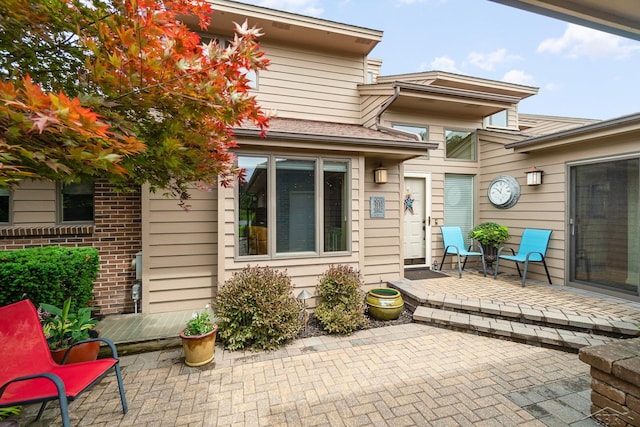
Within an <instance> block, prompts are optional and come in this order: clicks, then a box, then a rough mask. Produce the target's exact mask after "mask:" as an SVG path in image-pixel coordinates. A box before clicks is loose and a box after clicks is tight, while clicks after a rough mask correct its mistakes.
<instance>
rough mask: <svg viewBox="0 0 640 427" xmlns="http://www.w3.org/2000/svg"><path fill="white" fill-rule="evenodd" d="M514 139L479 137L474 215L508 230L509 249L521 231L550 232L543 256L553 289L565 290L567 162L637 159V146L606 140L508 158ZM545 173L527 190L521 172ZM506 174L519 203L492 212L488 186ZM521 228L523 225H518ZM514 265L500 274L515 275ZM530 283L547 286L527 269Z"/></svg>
mask: <svg viewBox="0 0 640 427" xmlns="http://www.w3.org/2000/svg"><path fill="white" fill-rule="evenodd" d="M518 139H519V138H518V137H517V136H513V135H511V136H508V135H505V134H499V133H489V132H487V133H482V140H483V143H482V144H481V153H482V158H483V175H482V177H481V180H480V189H479V194H480V200H479V213H480V218H479V220H480V221H495V222H498V223H501V224H504V225H506V226H508V227H509V229H510V231H511V234H512V235H513V237H512V238H511V240H509V242H508V246H512V247H514V248H517V246H518V244H519V242H520V237H521V235H522V229H523V227H528V228H544V229H550V230H553V233H552V234H551V242H550V244H549V251H548V253H547V264H548V266H549V272H550V274H551V279H552V281H553V283H554V284H565V283H566V280H567V277H566V276H567V272H566V271H565V269H566V268H567V262H568V261H567V259H568V242H567V241H566V235H567V229H568V219H567V215H568V213H567V211H566V208H567V206H568V199H569V189H568V187H567V185H568V184H567V176H566V173H567V171H568V166H567V163H568V162H574V161H579V160H588V159H595V158H604V157H609V156H613V155H615V154H616V153H633V152H635V153H638V144H637V140H635V139H633V138H631V139H624V138H617V139H614V138H611V139H609V140H607V141H606V143H603V141H595V142H592V143H582V144H578V145H572V146H568V147H560V148H555V149H553V148H550V149H546V150H543V151H541V152H533V153H531V154H525V153H513V151H512V150H505V149H504V144H505V143H508V142H513V141H516V140H518ZM534 165H535V166H536V167H537V168H538V169H540V170H543V171H544V175H543V178H542V180H543V184H542V185H540V186H533V187H529V186H527V185H526V175H525V171H526V170H527V169H529V168H530V167H531V166H534ZM502 174H508V175H512V176H514V177H516V179H517V180H518V182H519V183H520V189H521V196H520V200H519V202H518V203H517V204H516V205H515V206H514V207H513V208H511V209H507V210H499V209H495V208H493V207H492V206H491V205H490V204H489V202H488V200H487V197H486V192H487V187H488V184H489V182H491V180H492V179H493V178H495V177H496V176H497V175H502ZM523 224H524V225H523ZM512 266H513V263H506V264H505V270H503V269H502V266H501V267H500V271H507V272H510V273H512V274H514V273H515V274H517V272H516V271H515V269H514V268H513V267H512ZM531 272H532V273H533V274H532V276H531V277H532V278H534V279H537V280H543V281H544V280H546V277H545V273H544V268H543V267H542V266H540V265H537V264H533V265H532V266H531Z"/></svg>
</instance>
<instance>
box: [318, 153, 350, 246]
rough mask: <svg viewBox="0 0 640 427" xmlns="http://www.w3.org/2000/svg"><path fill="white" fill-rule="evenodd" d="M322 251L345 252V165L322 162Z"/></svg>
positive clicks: (346, 203)
mask: <svg viewBox="0 0 640 427" xmlns="http://www.w3.org/2000/svg"><path fill="white" fill-rule="evenodd" d="M323 174H324V176H323V178H324V200H323V201H324V251H325V252H339V251H346V250H347V214H348V212H347V205H348V202H347V187H348V186H347V163H345V162H324V164H323Z"/></svg>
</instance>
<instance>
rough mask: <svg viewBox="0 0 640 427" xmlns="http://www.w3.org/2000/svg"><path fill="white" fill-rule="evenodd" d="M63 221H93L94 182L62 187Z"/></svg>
mask: <svg viewBox="0 0 640 427" xmlns="http://www.w3.org/2000/svg"><path fill="white" fill-rule="evenodd" d="M62 221H63V222H69V221H93V182H82V183H77V184H68V185H65V186H63V187H62Z"/></svg>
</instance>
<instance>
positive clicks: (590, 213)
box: [570, 158, 640, 295]
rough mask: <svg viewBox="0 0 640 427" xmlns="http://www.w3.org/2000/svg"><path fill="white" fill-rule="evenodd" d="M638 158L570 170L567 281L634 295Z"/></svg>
mask: <svg viewBox="0 0 640 427" xmlns="http://www.w3.org/2000/svg"><path fill="white" fill-rule="evenodd" d="M639 164H640V159H638V158H630V159H620V160H612V161H603V162H600V163H589V164H584V165H578V166H572V167H571V169H570V177H571V178H570V179H571V184H570V185H571V199H570V202H571V211H570V212H571V218H570V245H571V262H570V281H571V282H574V283H575V282H577V283H584V284H588V285H593V286H597V287H602V288H609V289H611V290H614V291H618V292H624V293H628V294H633V295H638V287H639V281H640V272H639V270H640V219H639V215H640V213H639V209H638V205H639V203H640V202H639V200H640V198H639V197H638V194H639V192H640V185H639V183H640V167H639Z"/></svg>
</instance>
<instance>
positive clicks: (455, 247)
mask: <svg viewBox="0 0 640 427" xmlns="http://www.w3.org/2000/svg"><path fill="white" fill-rule="evenodd" d="M449 248H454V249H455V250H456V253H457V254H458V255H459V254H460V248H458V247H457V246H456V245H449V246H447V247H446V248H444V253H445V254H448V253H449Z"/></svg>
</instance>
